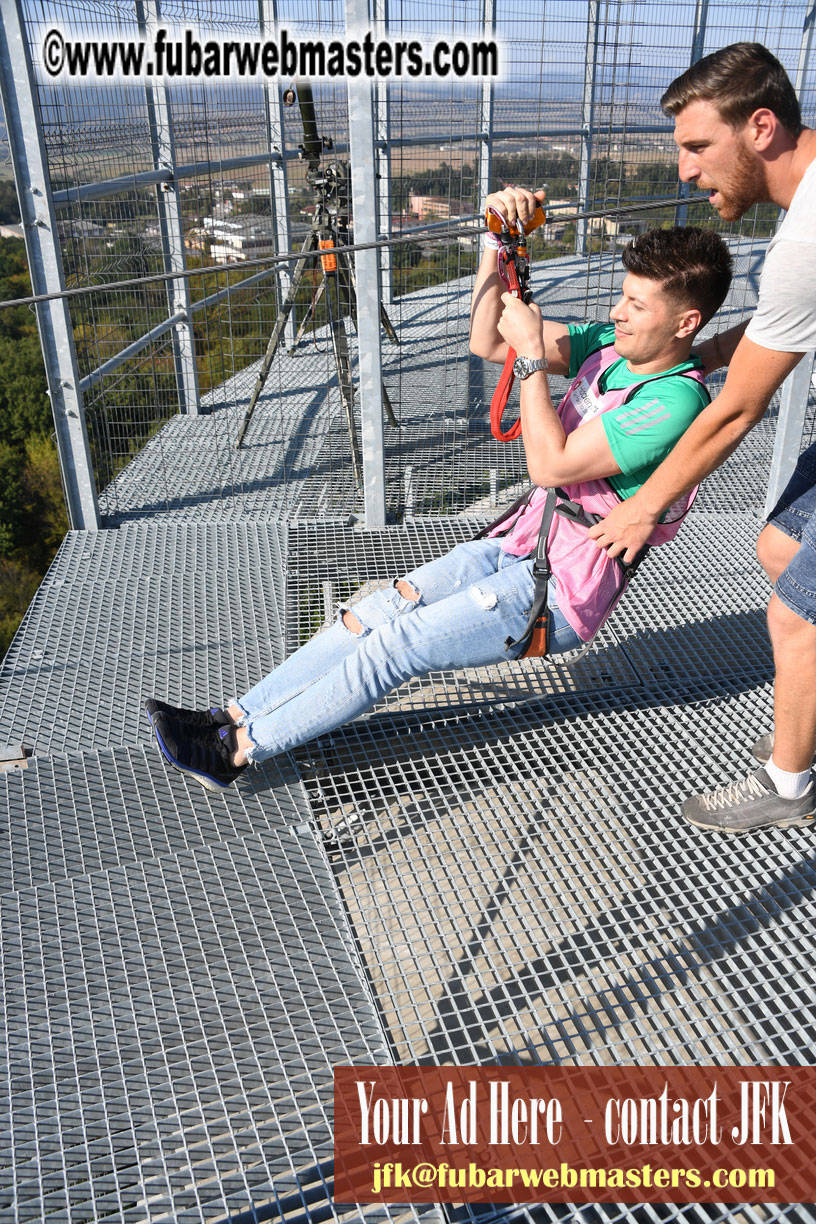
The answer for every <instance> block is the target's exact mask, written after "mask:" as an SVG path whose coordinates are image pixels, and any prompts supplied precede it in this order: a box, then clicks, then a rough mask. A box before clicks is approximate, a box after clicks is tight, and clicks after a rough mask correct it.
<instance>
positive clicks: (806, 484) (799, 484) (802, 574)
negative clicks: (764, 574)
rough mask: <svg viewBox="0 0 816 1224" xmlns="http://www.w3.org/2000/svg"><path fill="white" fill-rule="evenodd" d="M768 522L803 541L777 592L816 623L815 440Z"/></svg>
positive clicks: (798, 465) (802, 615)
mask: <svg viewBox="0 0 816 1224" xmlns="http://www.w3.org/2000/svg"><path fill="white" fill-rule="evenodd" d="M768 522H769V523H770V524H771V525H772V526H774V527H778V528H779V530H780V531H784V533H785V535H788V536H790V537H791V539H793V540H798V541H799V543H800V548H799V551H798V552H797V553H796V555H795V556H794V557H793V559H792V560H791V562H790V564H789V565H788V567H787V569H785V570H783V572H782V573H781V574H780V575H779V578H778V579H777V583H776V587H775V588H774V589H775V591H776V594H777V595H778V596H779V598H780V599H781V600H782V602H783V603H784V604H785V605H786V606H787V607H789V608H790V609H791V611H792V612H795V613H796V615H797V616H801V617H802V619H803V620H806V621H809V622H810V624H812V625H816V443H814V444H813V446H809V447H808V448H807V450H806V451H803V452H802V454H801V455H800V456H799V462H798V463H797V464H796V471H795V472H794V473H793V476H792V477H791V479H790V481H789V482H788V485H787V488H786V489H785V492H784V493H783V494H782V496H781V497H780V499H779V501H778V502H777V504H776V506H775V507H774V509H773V511H772V512H771V514H770V515H769V516H768Z"/></svg>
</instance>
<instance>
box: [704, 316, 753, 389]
mask: <svg viewBox="0 0 816 1224" xmlns="http://www.w3.org/2000/svg"><path fill="white" fill-rule="evenodd" d="M749 322H750V319H743V321H742V322H741V323H737V324H736V326H735V327H729V328H728V330H727V331H723V332H717V333H716V334H715V335H713V336H709V338H708V340H703V341H702V343H701V344H695V345H694V349H693V352H694V353H695V354H696V356H697V357H699V358H700V360H701V361H702V363H703V374H705V376H706V378H708V376H709V374H713V373H714V371H715V370H720V369H722V367H723V366H729V365H730V364H731V358H732V357H733V356H734V353H735V352H736V351H737V347H738V345H739V342H740V340H741V339H742V337H743V334H744V332H745V329H746V327H747V326H748V324H749Z"/></svg>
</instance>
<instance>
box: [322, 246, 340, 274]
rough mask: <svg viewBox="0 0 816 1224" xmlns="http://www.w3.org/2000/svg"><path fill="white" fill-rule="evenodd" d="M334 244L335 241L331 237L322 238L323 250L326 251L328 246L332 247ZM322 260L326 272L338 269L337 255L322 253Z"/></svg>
mask: <svg viewBox="0 0 816 1224" xmlns="http://www.w3.org/2000/svg"><path fill="white" fill-rule="evenodd" d="M333 246H334V242H333V241H332V239H331V238H321V239H320V249H321V251H325V250H326V249H327V248H331V247H333ZM320 262H321V263H322V265H323V271H324V272H336V271H337V256H336V255H321V256H320Z"/></svg>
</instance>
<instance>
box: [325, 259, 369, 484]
mask: <svg viewBox="0 0 816 1224" xmlns="http://www.w3.org/2000/svg"><path fill="white" fill-rule="evenodd" d="M324 277H325V279H326V282H327V283H326V305H327V306H328V310H329V325H330V331H331V340H332V349H333V350H334V362H335V365H336V366H337V382H338V384H339V387H340V398H341V400H342V401H343V409H344V411H345V414H346V424H347V426H348V431H349V442H350V444H351V464H352V468H353V470H354V480H355V482H356V483H357V484H358V485H362V483H363V464H362V460H361V458H360V444H359V441H358V440H357V426H356V424H355V421H354V385H353V383H352V380H351V358H350V357H349V350H348V341H347V339H346V325H345V323H344V322H343V319H342V316H339V315H338V313H336V312H335V310H334V309H333V307H332V297H331V283H329V278H331V281H333V282H334V283H335V285H336V284H337V280H336V273H334V272H331V273H326V272H324ZM338 288H339V286H338Z"/></svg>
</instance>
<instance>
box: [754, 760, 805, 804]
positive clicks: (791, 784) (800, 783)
mask: <svg viewBox="0 0 816 1224" xmlns="http://www.w3.org/2000/svg"><path fill="white" fill-rule="evenodd" d="M765 772H766V773H767V775H768V777H769V778H770V779H771V781H772V782H773V784H774V786H775V787H776V789H777V790H778V792H779V794H780V795H781V796H782V798H783V799H799V798H800V797H801V796H802V795H804V793H805V791H806V790H807V789H808V787H809V786H811V785H812V778H811V774H810V770H809V769H805V770H803V771H802V773H788V772H787V770H785V769H780V768H779V766H778V765H774V759H773V757H771V759H770V761H768V764H767V765H766V766H765Z"/></svg>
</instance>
